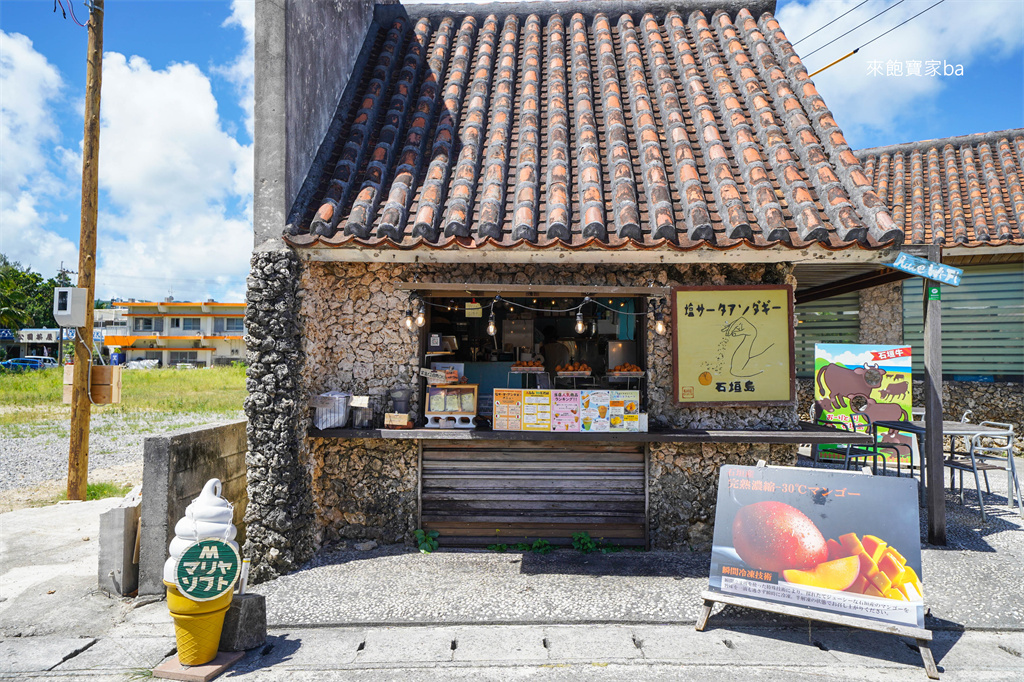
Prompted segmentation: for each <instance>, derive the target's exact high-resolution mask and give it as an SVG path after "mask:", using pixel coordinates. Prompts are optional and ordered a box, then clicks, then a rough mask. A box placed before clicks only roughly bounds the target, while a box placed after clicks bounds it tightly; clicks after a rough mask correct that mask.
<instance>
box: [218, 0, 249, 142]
mask: <svg viewBox="0 0 1024 682" xmlns="http://www.w3.org/2000/svg"><path fill="white" fill-rule="evenodd" d="M222 25H223V26H224V27H225V28H232V27H235V26H237V27H239V28H241V29H242V31H244V32H245V49H244V50H242V52H241V54H239V55H238V57H237V58H236V59H235V61H233V62H232V63H231V64H229V65H228V66H225V67H220V68H218V69H217V73H219V74H221V75H222V76H224V77H225V78H227V79H228V80H229V81H231V82H232V83H234V84H235V87H236V88H238V95H239V103H240V104H241V106H242V109H244V110H245V127H246V129H247V130H248V131H249V137H253V134H254V133H253V107H254V102H255V93H256V85H255V78H254V73H255V68H256V67H255V64H256V38H255V35H256V3H255V2H254V1H253V0H233V1H232V3H231V16H230V17H228V18H227V19H225V20H224V23H223V24H222Z"/></svg>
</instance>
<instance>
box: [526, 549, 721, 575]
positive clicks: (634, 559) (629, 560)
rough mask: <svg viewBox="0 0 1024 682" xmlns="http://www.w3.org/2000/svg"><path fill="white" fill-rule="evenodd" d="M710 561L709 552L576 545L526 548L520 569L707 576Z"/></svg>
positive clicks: (551, 572)
mask: <svg viewBox="0 0 1024 682" xmlns="http://www.w3.org/2000/svg"><path fill="white" fill-rule="evenodd" d="M710 565H711V555H710V554H709V553H706V552H692V553H691V552H678V553H677V552H630V551H624V552H619V553H615V554H601V553H599V552H593V553H591V554H581V553H580V552H578V551H576V550H574V549H559V550H557V551H555V552H552V553H551V554H543V555H541V554H532V553H530V552H524V553H523V559H522V563H521V564H520V573H523V574H526V575H593V576H638V577H639V576H643V577H662V578H679V579H682V578H700V577H703V578H705V579H706V578H707V575H708V570H709V567H710Z"/></svg>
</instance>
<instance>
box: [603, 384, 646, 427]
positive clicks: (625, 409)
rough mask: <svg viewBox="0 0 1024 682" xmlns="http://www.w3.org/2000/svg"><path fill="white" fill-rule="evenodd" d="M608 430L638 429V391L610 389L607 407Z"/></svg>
mask: <svg viewBox="0 0 1024 682" xmlns="http://www.w3.org/2000/svg"><path fill="white" fill-rule="evenodd" d="M608 426H609V430H610V431H619V432H622V431H639V430H640V391H612V392H611V401H610V403H609V408H608Z"/></svg>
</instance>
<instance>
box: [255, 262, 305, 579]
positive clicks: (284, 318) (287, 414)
mask: <svg viewBox="0 0 1024 682" xmlns="http://www.w3.org/2000/svg"><path fill="white" fill-rule="evenodd" d="M299 275H300V264H299V259H298V257H297V256H296V255H295V253H294V252H293V251H292V250H291V249H288V248H285V247H278V248H268V249H257V250H256V251H255V252H254V253H253V256H252V268H251V273H250V276H249V280H248V306H247V308H246V313H245V326H246V348H247V352H246V359H247V361H248V364H249V367H248V370H247V372H246V388H247V389H248V392H249V396H248V397H247V398H246V400H245V413H246V416H247V417H248V419H249V426H248V433H247V436H248V449H249V451H248V453H247V454H246V466H247V468H248V488H249V507H248V509H246V512H245V522H246V531H247V537H246V542H245V554H246V555H247V556H249V557H250V558H251V559H252V573H251V580H252V581H253V582H257V583H258V582H262V581H264V580H270V579H272V578H276V577H277V576H279V575H281V574H283V573H287V572H288V571H292V570H294V569H296V568H298V567H299V565H301V564H302V563H303V562H304V561H306V560H307V559H309V558H310V557H311V556H312V555H313V551H314V549H315V541H314V535H313V527H314V517H313V499H312V495H311V492H310V491H311V480H310V473H309V470H308V468H307V467H306V466H305V465H304V464H303V461H302V456H301V454H300V452H301V447H300V446H301V443H302V439H303V437H304V435H305V434H304V433H303V430H304V429H305V427H306V412H307V410H308V407H307V402H306V396H305V393H304V391H303V388H302V386H301V381H300V374H301V370H302V363H303V353H302V327H301V324H300V321H299V297H298V289H299V286H298V285H299Z"/></svg>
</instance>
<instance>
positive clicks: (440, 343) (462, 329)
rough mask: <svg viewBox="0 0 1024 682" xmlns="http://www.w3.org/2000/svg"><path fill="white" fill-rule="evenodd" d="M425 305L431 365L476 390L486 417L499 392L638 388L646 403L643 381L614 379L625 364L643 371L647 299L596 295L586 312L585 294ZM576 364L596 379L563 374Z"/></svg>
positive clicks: (440, 299)
mask: <svg viewBox="0 0 1024 682" xmlns="http://www.w3.org/2000/svg"><path fill="white" fill-rule="evenodd" d="M423 300H424V301H425V302H426V303H427V304H428V305H429V309H430V315H429V318H428V319H429V327H428V329H427V330H426V331H427V334H426V338H427V345H426V351H425V358H424V361H425V366H426V367H430V368H432V369H457V370H458V372H459V376H460V380H462V381H463V382H465V383H468V384H471V385H477V386H478V387H479V389H478V395H479V404H478V405H477V414H478V415H480V416H482V417H489V416H490V415H491V404H490V401H491V396H492V394H493V391H494V389H496V388H497V389H502V388H524V389H526V388H531V389H532V388H539V389H579V390H586V389H608V388H623V389H625V388H631V389H641V401H642V402H645V396H644V391H643V390H642V389H643V386H641V385H639V384H640V383H642V382H641V381H639V380H633V381H632V382H631V385H629V386H627V385H624V384H622V383H621V380H617V379H616V378H615V377H608V376H607V373H608V372H609V371H610V370H613V369H614V368H617V367H623V366H626V365H633V366H638V367H639V368H644V362H643V361H644V357H643V356H644V354H643V353H642V352H641V351H640V349H641V348H643V347H644V345H645V333H646V315H645V312H646V309H647V308H646V306H647V299H646V298H644V297H633V296H627V297H616V296H608V297H600V298H598V297H597V295H596V294H595V295H593V296H591V297H590V299H589V300H587V301H586V302H585V304H584V305H583V306H582V308H580V307H579V306H580V304H581V303H583V302H584V297H583V296H582V295H577V296H573V297H561V296H558V295H551V294H548V295H546V296H539V295H537V296H530V295H527V296H519V297H502V296H477V297H472V296H470V297H452V296H434V297H431V298H425V299H423ZM453 365H454V367H452V366H453ZM524 365H532V368H533V369H534V371H532V372H517V371H515V369H517V368H521V367H523V366H524ZM570 366H573V367H585V368H586V369H587V370H588V372H589V376H586V374H587V373H588V372H582V371H577V372H572V371H562V370H568V368H569V367H570ZM539 368H543V369H542V371H541V370H540V369H539ZM564 375H569V376H564ZM463 377H464V379H463Z"/></svg>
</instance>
